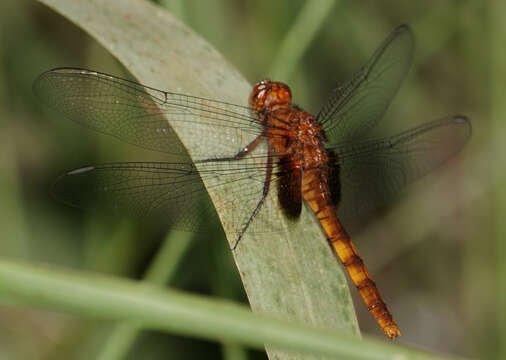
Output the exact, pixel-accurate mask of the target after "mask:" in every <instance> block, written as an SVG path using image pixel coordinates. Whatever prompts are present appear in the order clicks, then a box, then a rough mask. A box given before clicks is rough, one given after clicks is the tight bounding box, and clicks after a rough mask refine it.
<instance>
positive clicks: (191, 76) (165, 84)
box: [40, 0, 358, 359]
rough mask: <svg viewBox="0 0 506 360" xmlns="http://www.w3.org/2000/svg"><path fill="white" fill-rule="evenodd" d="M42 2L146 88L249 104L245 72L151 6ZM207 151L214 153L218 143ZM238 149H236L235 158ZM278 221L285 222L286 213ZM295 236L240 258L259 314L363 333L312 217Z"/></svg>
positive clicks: (260, 239)
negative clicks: (116, 60)
mask: <svg viewBox="0 0 506 360" xmlns="http://www.w3.org/2000/svg"><path fill="white" fill-rule="evenodd" d="M40 2H42V3H44V4H46V5H47V6H49V7H51V8H53V9H54V10H56V11H57V12H59V13H60V14H62V15H63V16H65V17H67V18H68V19H70V20H71V21H73V22H74V23H76V24H77V25H78V26H80V27H81V28H83V29H84V30H85V31H87V32H88V33H89V34H90V35H91V36H93V37H94V38H95V39H96V40H97V41H99V42H100V43H101V44H102V45H103V46H104V47H105V48H106V49H107V50H108V51H109V52H111V53H112V54H113V55H114V56H115V57H116V58H117V59H118V60H119V61H120V62H121V63H122V64H123V65H124V66H125V67H126V68H127V69H128V70H129V71H130V72H131V73H132V74H133V75H134V76H135V77H136V78H137V79H138V80H139V82H141V83H143V84H147V85H150V86H152V87H155V88H159V89H170V90H172V91H177V92H181V93H187V94H192V95H196V96H203V97H208V98H213V99H218V100H223V101H228V102H231V103H236V104H239V105H245V104H246V103H247V98H248V94H249V91H250V85H249V84H248V83H247V81H246V80H245V79H244V78H243V77H242V76H241V75H240V74H239V73H238V71H237V70H235V69H234V68H233V67H232V66H230V65H229V64H228V63H227V61H226V60H225V59H224V58H223V57H222V56H221V55H220V54H219V53H218V52H217V51H216V50H215V49H214V48H212V47H211V46H210V45H209V44H208V43H207V42H205V41H204V40H203V39H201V38H200V37H199V36H198V35H196V34H195V33H194V32H193V31H192V30H191V29H189V28H187V27H185V26H184V25H183V24H182V23H181V22H179V21H178V20H176V19H175V18H174V17H172V16H171V15H170V14H169V13H167V12H166V11H164V10H163V9H161V8H158V7H156V6H154V5H152V4H150V3H149V2H147V1H142V2H141V1H134V0H116V1H108V0H95V1H66V0H40ZM96 70H100V69H96ZM186 126H188V125H186ZM175 130H176V132H177V133H178V135H179V137H180V139H181V141H182V143H183V145H184V146H185V147H186V148H187V149H188V151H189V153H190V155H191V154H192V148H195V147H198V146H199V139H195V138H192V137H191V136H190V134H191V129H188V128H185V125H184V124H179V125H178V126H175ZM213 139H214V141H215V144H214V145H215V146H217V147H218V146H219V147H220V149H222V148H223V146H224V145H223V144H227V143H228V142H229V141H230V134H227V133H224V132H217V133H216V134H213ZM206 144H209V145H210V146H213V143H212V142H211V139H208V140H206ZM235 150H236V147H235V146H234V144H230V153H231V154H233V153H234V151H235ZM264 150H265V149H264ZM260 151H262V150H260ZM77 165H80V164H76V166H77ZM244 191H248V189H244ZM210 195H211V198H212V199H213V201H214V203H215V204H216V203H217V202H219V201H220V200H221V199H225V201H231V200H233V199H231V198H230V197H231V196H233V194H231V193H227V192H226V189H222V190H220V192H216V191H215V192H211V193H210ZM259 195H260V194H259ZM266 206H268V207H270V209H269V211H271V212H274V211H276V208H277V206H278V205H277V203H276V201H274V200H273V199H270V201H268V203H267V204H266ZM218 209H219V207H218ZM234 211H237V209H235V210H234ZM218 213H219V216H220V218H221V219H222V221H223V222H224V223H226V217H227V216H229V215H230V214H227V212H226V209H219V210H218ZM279 216H280V217H282V216H283V215H282V214H281V213H280V212H279ZM225 230H226V232H227V229H226V227H225ZM294 230H295V231H291V232H286V233H275V234H270V235H269V234H254V235H253V234H250V233H246V234H245V236H244V238H243V240H242V241H241V244H240V246H239V247H238V248H237V250H236V251H235V252H234V253H233V255H234V258H235V262H236V264H237V267H238V269H239V272H240V274H241V277H242V281H243V283H244V287H245V289H246V292H247V295H248V298H249V301H250V304H251V306H252V308H253V310H254V311H260V312H267V313H271V314H276V316H278V317H285V318H292V319H296V320H299V321H302V322H304V323H308V324H313V325H314V326H318V327H325V328H334V329H347V330H348V331H350V332H351V333H355V334H358V326H357V322H356V318H355V314H354V310H353V305H352V303H351V298H350V295H349V291H348V287H347V283H346V278H345V275H344V272H343V270H342V268H341V266H340V264H338V262H337V261H336V259H335V257H334V255H333V254H332V253H331V252H330V250H329V247H328V245H327V242H326V240H325V238H324V236H323V233H322V232H321V230H320V228H319V226H318V225H317V224H316V222H315V220H314V218H313V217H312V215H311V214H309V212H308V211H306V210H304V211H303V212H302V217H301V220H300V221H299V223H298V224H297V225H295V229H294ZM294 234H296V235H297V236H294ZM235 237H236V234H235V232H227V238H228V240H229V242H230V243H233V242H234V240H235ZM268 352H269V355H270V357H271V358H274V357H276V358H280V359H281V358H288V355H285V354H282V353H280V352H278V351H277V350H273V349H268ZM289 358H291V359H293V358H294V357H293V354H291V355H290V356H289ZM297 358H299V359H302V358H304V359H306V358H308V357H306V356H300V357H297Z"/></svg>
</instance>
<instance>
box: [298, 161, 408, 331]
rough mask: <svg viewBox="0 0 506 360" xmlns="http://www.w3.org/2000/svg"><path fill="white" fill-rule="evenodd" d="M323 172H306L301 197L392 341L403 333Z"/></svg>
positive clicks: (368, 307) (314, 170) (316, 170)
mask: <svg viewBox="0 0 506 360" xmlns="http://www.w3.org/2000/svg"><path fill="white" fill-rule="evenodd" d="M326 179H327V176H325V174H323V172H322V169H319V168H315V169H309V170H306V171H305V172H304V174H303V177H302V195H303V196H304V200H305V201H306V203H307V204H308V205H309V207H310V208H311V210H312V211H313V213H314V214H315V216H316V218H317V219H318V221H319V222H320V224H321V226H322V228H323V231H324V232H325V234H326V236H327V239H328V240H329V242H330V244H331V245H332V247H333V249H334V251H335V253H336V254H337V257H338V258H339V260H341V263H342V264H343V265H344V267H345V269H346V272H347V273H348V275H349V276H350V279H351V281H353V284H355V286H356V287H357V290H358V292H359V294H360V296H361V297H362V300H363V301H364V303H365V305H366V306H367V309H368V310H369V312H370V313H371V314H372V315H373V316H374V318H375V319H376V321H377V322H378V324H379V325H380V326H381V328H382V329H383V331H384V332H385V334H386V335H387V336H388V337H389V338H391V339H393V338H395V337H397V336H399V335H401V332H400V331H399V328H398V327H397V324H396V323H395V321H394V319H393V317H392V314H391V313H390V311H389V310H388V308H387V307H386V305H385V302H384V301H383V298H382V297H381V294H380V293H379V291H378V289H377V287H376V284H375V283H374V280H373V279H372V277H371V275H370V274H369V271H368V270H367V267H366V266H365V264H364V262H363V260H362V258H361V257H360V255H359V253H358V251H357V249H356V248H355V246H354V245H353V243H352V241H351V238H350V236H349V235H348V233H347V232H346V230H345V229H344V228H343V226H342V225H341V223H340V221H339V219H338V218H337V215H336V209H335V206H334V204H333V202H332V196H331V194H330V190H329V187H328V183H327V180H326Z"/></svg>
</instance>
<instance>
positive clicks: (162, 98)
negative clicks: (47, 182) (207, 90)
mask: <svg viewBox="0 0 506 360" xmlns="http://www.w3.org/2000/svg"><path fill="white" fill-rule="evenodd" d="M33 88H34V92H35V94H37V95H38V96H39V97H40V98H41V99H42V100H43V101H44V102H45V103H47V104H48V105H49V106H51V107H53V108H55V109H56V110H57V111H59V112H60V113H62V114H64V115H65V116H67V117H68V118H70V119H72V120H73V121H76V122H77V123H79V124H81V125H84V126H86V127H90V128H92V129H93V130H95V131H98V132H101V133H105V134H108V135H112V136H114V137H117V138H119V139H120V140H123V141H125V142H127V143H130V144H133V145H137V146H140V147H143V148H146V149H149V150H155V151H160V152H165V153H170V154H177V155H180V154H185V153H186V150H185V149H184V147H183V145H182V144H181V143H180V141H179V139H178V137H177V136H176V133H175V132H174V130H173V129H172V128H171V127H170V126H169V123H168V122H167V120H169V121H170V122H190V123H195V125H198V126H195V127H194V130H195V131H194V133H195V135H196V136H199V135H206V134H209V131H208V130H209V127H210V126H212V127H214V128H216V127H218V128H220V127H221V128H223V127H226V128H228V129H235V130H237V131H240V132H244V133H247V134H254V135H258V134H260V133H261V132H262V126H261V125H260V123H259V122H258V119H257V118H256V117H255V116H253V115H252V114H251V113H250V109H249V108H247V107H242V106H239V105H233V104H228V103H225V102H220V101H214V100H209V99H204V98H199V97H195V96H189V95H184V94H177V93H172V92H167V91H161V90H157V89H154V88H151V87H149V86H145V85H141V84H139V83H136V82H133V81H130V80H125V79H121V78H118V77H115V76H112V75H107V74H103V73H100V72H97V71H91V70H86V69H78V68H57V69H53V70H50V71H47V72H45V73H43V74H41V75H40V76H39V77H38V78H37V80H36V81H35V83H34V86H33ZM250 137H251V136H250ZM244 143H245V144H246V143H247V141H246V140H244ZM240 146H241V145H240V144H239V145H238V147H240ZM206 155H207V156H208V157H212V156H214V155H216V154H206Z"/></svg>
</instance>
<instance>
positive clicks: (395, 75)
mask: <svg viewBox="0 0 506 360" xmlns="http://www.w3.org/2000/svg"><path fill="white" fill-rule="evenodd" d="M413 47H414V38H413V34H412V32H411V30H410V28H409V27H408V26H406V25H401V26H399V27H397V28H396V29H395V30H394V31H393V32H392V33H391V34H390V35H389V36H388V37H387V38H386V40H384V41H383V43H382V44H381V46H380V47H379V48H378V49H377V50H376V51H375V52H374V54H373V55H372V56H371V58H370V59H369V60H368V61H367V63H366V64H365V65H364V66H363V67H362V68H361V69H360V70H359V71H358V72H357V73H356V74H355V75H354V76H353V78H352V79H351V80H349V81H348V82H346V83H344V84H342V85H341V86H339V87H337V88H336V89H335V90H334V91H333V92H332V93H331V95H330V97H329V99H328V100H327V102H326V103H325V104H324V105H323V107H322V109H321V110H320V112H319V113H318V115H317V117H316V118H317V120H318V121H319V122H320V124H321V125H322V127H323V129H324V131H325V134H326V136H327V139H328V143H329V144H330V146H332V145H337V144H339V143H341V142H343V141H351V140H352V139H354V138H357V137H359V136H360V135H363V134H364V133H365V132H367V131H368V130H370V128H371V127H373V126H374V125H376V124H377V123H378V121H379V120H380V119H381V117H382V116H383V114H384V113H385V111H386V109H387V108H388V105H389V104H390V102H391V100H392V99H393V97H394V96H395V93H396V92H397V90H398V88H399V86H400V84H401V82H402V80H403V79H404V77H405V75H406V73H407V71H408V69H409V65H410V63H411V58H412V54H413Z"/></svg>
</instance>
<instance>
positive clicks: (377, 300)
mask: <svg viewBox="0 0 506 360" xmlns="http://www.w3.org/2000/svg"><path fill="white" fill-rule="evenodd" d="M412 52H413V35H412V32H411V30H410V29H409V27H408V26H406V25H401V26H399V27H398V28H396V29H395V30H394V31H393V32H392V33H391V34H390V35H389V36H388V37H387V39H386V40H384V42H383V43H382V44H381V45H380V47H379V48H378V49H377V50H376V51H375V52H374V54H373V55H372V57H371V58H370V59H369V60H368V61H367V63H366V64H365V65H364V66H363V67H362V68H361V69H360V70H359V71H358V72H357V73H356V74H355V75H354V76H353V77H352V78H351V80H349V81H348V82H346V83H344V84H341V85H340V86H338V87H337V88H336V89H335V90H334V91H333V92H332V93H331V94H330V97H329V98H328V100H327V101H326V102H325V103H324V105H323V107H322V108H321V110H320V112H319V113H318V114H317V115H316V116H313V115H312V114H310V113H307V112H305V111H303V110H302V109H301V108H299V107H298V106H296V105H293V104H292V103H291V92H290V89H289V87H288V86H287V85H285V84H283V83H280V82H274V81H269V80H264V81H261V82H259V83H257V84H256V85H255V87H254V88H253V91H252V92H251V95H250V97H249V107H243V106H238V105H233V104H229V103H225V102H220V101H215V100H210V99H203V98H199V97H194V96H189V95H184V94H178V93H173V92H169V91H162V90H157V89H154V88H151V87H149V86H145V85H141V84H139V83H136V82H133V81H130V80H125V79H121V78H118V77H115V76H112V75H107V74H103V73H100V72H97V71H90V70H85V69H78V68H57V69H53V70H50V71H48V72H45V73H43V74H42V75H40V77H39V78H38V79H37V80H36V82H35V83H34V91H35V93H36V94H37V95H38V96H39V97H40V98H41V99H42V100H43V101H44V102H46V103H47V104H49V105H50V106H52V107H53V108H55V109H56V110H58V111H59V112H61V113H63V114H64V115H66V116H68V117H69V118H71V119H72V120H74V121H76V122H78V123H80V124H82V125H84V126H86V127H89V128H91V129H94V130H96V131H98V132H101V133H105V134H109V135H112V136H115V137H117V138H119V139H121V140H123V141H125V142H127V143H130V144H134V145H138V146H140V147H143V148H146V149H150V150H155V151H159V152H165V153H168V154H172V156H174V155H176V156H177V157H176V160H177V161H171V162H116V163H105V164H97V165H91V166H86V167H82V168H78V169H75V170H72V171H69V172H67V173H65V174H64V175H63V176H62V177H60V178H59V179H58V181H57V182H56V185H55V188H54V192H55V194H56V196H57V197H58V198H60V199H61V200H63V201H65V202H67V203H69V204H71V205H75V206H79V207H85V206H87V205H88V201H89V200H90V199H93V201H94V202H98V203H99V204H101V205H106V206H109V207H113V208H122V209H127V210H129V211H131V212H133V213H140V214H141V215H150V216H156V215H161V216H163V219H164V221H168V222H169V223H170V225H173V226H175V227H176V228H179V229H183V230H191V231H197V230H198V227H199V224H198V219H201V218H202V216H203V214H205V213H207V214H208V215H211V216H216V213H215V209H214V208H213V207H212V206H211V205H209V206H202V202H201V197H202V195H203V194H206V189H205V187H204V184H203V182H202V179H204V180H206V184H207V186H208V187H221V186H226V187H227V188H229V189H231V191H236V190H237V189H240V190H238V191H237V193H235V194H236V196H235V200H234V201H235V202H236V203H240V204H241V207H240V209H249V210H248V211H232V214H231V216H230V219H226V222H229V224H228V226H233V228H234V229H235V230H236V231H237V240H236V242H235V245H234V246H233V248H234V249H235V247H237V246H238V244H239V243H240V239H241V237H242V236H243V234H244V233H245V232H246V231H266V229H265V227H266V226H265V224H266V223H267V224H269V229H267V231H276V221H272V219H271V218H270V214H268V213H263V212H262V211H260V210H261V208H262V205H263V204H264V202H265V200H266V198H267V197H268V196H272V195H274V196H276V197H277V198H278V203H279V205H280V206H281V208H282V209H283V212H284V213H285V215H286V217H288V218H290V219H297V218H298V216H299V214H300V212H301V207H302V203H303V201H302V200H304V201H305V203H306V204H307V205H308V206H309V208H310V209H311V210H312V211H313V213H314V215H315V216H316V218H317V219H318V221H319V222H320V224H321V227H322V229H323V232H324V233H325V235H326V237H327V239H328V240H329V243H330V245H331V246H332V247H333V249H334V250H335V252H336V254H337V256H338V258H339V259H340V260H341V262H342V263H343V265H344V267H345V269H346V271H347V272H348V274H349V276H350V278H351V280H352V281H353V283H354V284H355V286H356V287H357V289H358V292H359V293H360V295H361V297H362V299H363V301H364V303H365V305H366V306H367V308H368V309H369V311H370V313H371V314H372V315H373V316H374V318H375V319H376V320H377V322H378V324H379V326H380V327H381V328H382V329H383V331H384V332H385V334H386V335H387V336H388V337H389V338H395V337H397V336H398V335H400V334H401V332H400V331H399V328H398V326H397V324H396V322H395V321H394V319H393V317H392V314H391V313H390V311H389V310H388V308H387V306H386V304H385V302H384V301H383V299H382V297H381V295H380V293H379V291H378V289H377V287H376V285H375V283H374V281H373V279H372V277H371V275H370V274H369V272H368V270H367V268H366V266H365V264H364V262H363V261H362V259H361V258H360V255H359V254H358V252H357V249H356V248H355V246H354V245H353V243H352V241H351V239H350V236H349V235H348V232H347V231H346V230H345V228H347V227H348V224H351V223H352V222H353V221H354V219H356V218H357V217H360V216H361V215H362V214H364V213H367V212H368V211H370V210H371V209H374V208H376V207H377V206H378V205H381V204H383V203H385V202H386V201H387V200H389V199H390V198H391V197H392V196H393V195H395V194H396V193H398V192H399V191H400V190H401V189H402V188H403V187H404V186H406V185H407V184H409V183H411V182H413V181H414V180H416V179H418V178H419V177H421V176H423V175H424V174H426V173H427V172H429V171H430V170H432V169H433V168H435V167H437V166H439V165H441V164H442V163H443V162H445V161H446V160H447V159H448V158H450V157H451V156H452V155H454V154H455V153H457V152H458V151H459V150H460V149H461V148H462V147H463V146H464V144H465V143H466V142H467V140H468V139H469V137H470V134H471V125H470V122H469V121H468V119H467V118H466V117H464V116H449V117H445V118H442V119H439V120H436V121H432V122H429V123H425V124H423V125H420V126H418V127H416V128H413V129H409V130H407V131H404V132H401V133H399V134H397V135H393V136H389V137H384V138H380V139H370V138H368V137H367V133H368V131H369V130H371V128H373V127H374V126H375V125H376V124H377V123H378V122H379V120H380V119H381V117H382V115H383V113H384V112H385V111H386V109H387V107H388V105H389V103H390V101H391V99H392V98H393V97H394V95H395V93H396V92H397V90H398V88H399V86H400V83H401V82H402V80H403V78H404V77H405V75H406V72H407V70H408V68H409V65H410V62H411V58H412ZM181 123H186V124H188V123H191V124H192V126H191V127H189V126H186V127H185V128H184V129H186V130H184V129H183V130H180V131H190V132H191V134H192V135H194V136H196V137H197V138H198V140H199V141H198V146H197V147H196V150H193V152H192V159H190V157H189V155H188V154H187V152H186V150H185V148H184V147H183V146H182V145H181V143H180V142H179V141H178V138H177V135H176V132H175V130H174V128H176V129H177V126H178V124H181ZM217 133H220V134H223V133H226V134H229V135H230V136H229V139H230V142H231V143H233V144H236V145H237V149H238V150H237V152H236V153H234V154H223V153H220V151H219V150H218V151H216V152H215V153H211V152H210V151H209V149H208V148H206V141H207V140H206V139H209V137H212V136H215V135H216V134H217ZM262 142H264V143H266V145H267V146H266V148H267V150H266V151H265V150H261V149H256V150H255V148H256V147H258V146H259V145H260V144H261V143H262ZM263 146H264V148H265V145H263ZM254 150H255V151H254ZM171 159H172V158H171ZM272 185H274V186H272ZM244 189H248V190H247V191H245V190H244ZM222 206H234V204H222ZM255 224H259V225H255ZM224 226H227V224H225V221H224Z"/></svg>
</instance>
